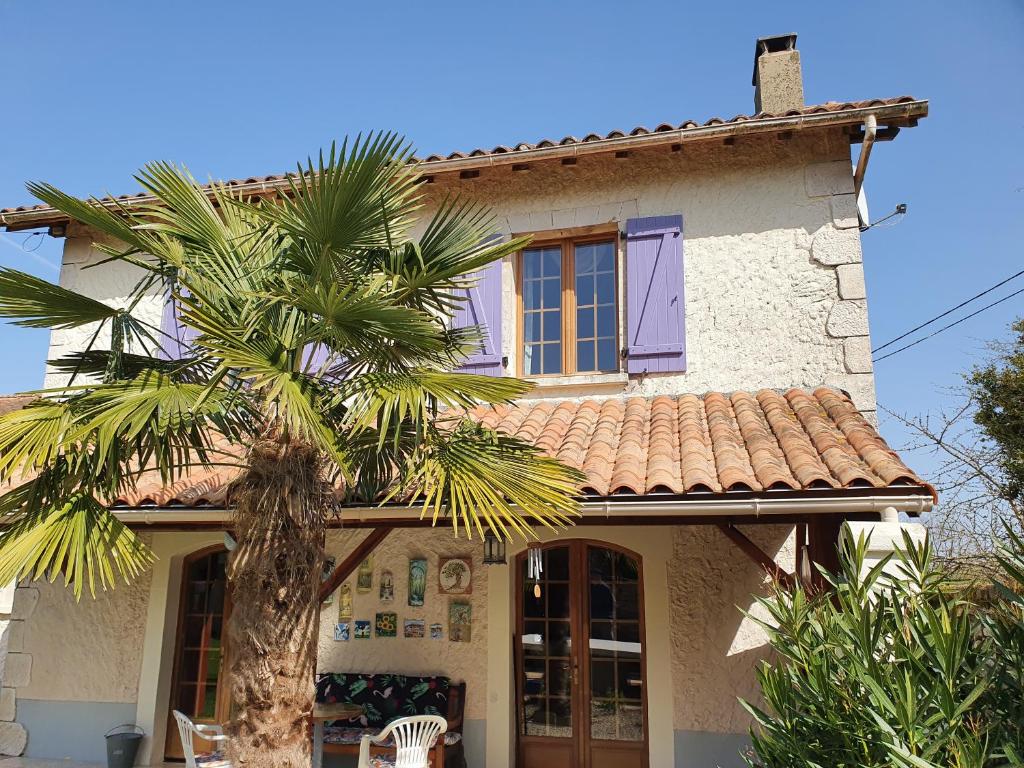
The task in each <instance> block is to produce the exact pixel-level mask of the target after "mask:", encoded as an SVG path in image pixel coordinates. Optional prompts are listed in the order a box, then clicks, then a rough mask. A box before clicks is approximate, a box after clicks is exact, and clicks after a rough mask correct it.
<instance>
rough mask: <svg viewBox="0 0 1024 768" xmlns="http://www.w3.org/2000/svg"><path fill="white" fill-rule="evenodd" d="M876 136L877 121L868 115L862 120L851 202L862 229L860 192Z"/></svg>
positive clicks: (863, 223)
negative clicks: (861, 138) (861, 139)
mask: <svg viewBox="0 0 1024 768" xmlns="http://www.w3.org/2000/svg"><path fill="white" fill-rule="evenodd" d="M877 135H878V120H877V119H876V118H875V116H874V115H868V116H867V118H865V120H864V141H863V142H862V143H861V145H860V156H859V157H858V158H857V170H856V171H854V173H853V201H854V204H856V205H857V221H858V222H859V223H860V226H862V227H866V226H867V225H868V222H866V221H864V220H862V219H861V217H860V190H861V188H862V187H863V186H864V175H865V174H866V173H867V172H868V159H870V157H871V148H872V147H873V146H875V136H877Z"/></svg>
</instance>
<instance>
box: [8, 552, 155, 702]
mask: <svg viewBox="0 0 1024 768" xmlns="http://www.w3.org/2000/svg"><path fill="white" fill-rule="evenodd" d="M146 538H148V537H146ZM150 578H151V574H150V571H149V570H148V569H147V570H146V571H145V572H144V573H143V574H142V575H141V576H140V577H139V578H138V580H136V581H135V582H133V583H131V584H124V583H123V582H119V583H118V584H117V586H116V587H115V588H113V589H110V590H108V591H106V592H102V591H99V590H97V595H96V599H95V600H93V599H92V598H91V597H90V596H89V595H88V594H84V595H83V596H82V600H81V601H80V602H76V601H75V597H74V593H73V592H72V591H71V590H70V589H69V588H67V587H64V585H63V582H61V581H58V582H57V583H54V584H50V583H49V582H46V581H37V582H33V583H32V584H30V585H28V586H27V588H24V589H19V590H18V591H19V592H35V596H36V597H37V598H38V599H37V601H36V604H35V608H34V609H33V610H32V611H31V613H30V614H29V615H28V617H27V618H26V620H25V626H24V636H23V641H22V643H23V654H24V655H27V656H30V657H31V674H30V675H29V676H28V679H27V680H25V681H24V682H25V683H26V684H25V685H18V686H17V697H18V698H19V699H37V700H47V701H93V702H96V701H101V702H134V701H135V699H136V696H137V692H138V685H139V670H140V667H141V664H142V647H143V635H144V630H145V620H146V607H147V604H148V601H149V584H150ZM19 655H20V654H19Z"/></svg>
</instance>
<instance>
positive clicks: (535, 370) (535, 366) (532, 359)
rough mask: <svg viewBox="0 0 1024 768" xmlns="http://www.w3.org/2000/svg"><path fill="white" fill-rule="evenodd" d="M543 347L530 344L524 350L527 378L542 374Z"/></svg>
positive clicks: (524, 365)
mask: <svg viewBox="0 0 1024 768" xmlns="http://www.w3.org/2000/svg"><path fill="white" fill-rule="evenodd" d="M541 363H542V360H541V345H540V344H528V345H527V346H526V348H525V349H524V350H523V370H524V371H526V375H527V376H536V375H538V374H540V373H541Z"/></svg>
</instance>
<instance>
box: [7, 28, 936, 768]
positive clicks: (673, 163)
mask: <svg viewBox="0 0 1024 768" xmlns="http://www.w3.org/2000/svg"><path fill="white" fill-rule="evenodd" d="M795 42H796V36H795V35H785V36H780V37H772V38H764V39H761V40H759V41H757V46H756V54H755V61H754V78H753V85H754V109H753V114H751V115H749V116H737V117H734V118H732V119H721V118H712V119H710V120H707V121H705V122H701V123H697V122H693V121H687V122H684V123H682V124H663V125H659V126H656V127H654V128H650V129H648V128H644V127H638V128H635V129H633V130H631V131H628V132H623V131H612V132H611V133H608V134H605V135H597V134H591V135H588V136H584V137H582V138H576V137H566V138H564V139H561V140H543V141H540V142H538V143H535V144H516V145H513V146H499V147H494V148H493V149H474V150H472V151H470V152H465V153H462V152H457V153H453V154H451V155H448V156H446V157H441V156H431V157H428V158H426V159H425V160H423V162H422V164H421V166H420V167H421V169H422V174H423V177H422V179H423V182H424V184H423V189H424V190H425V194H426V196H427V201H428V205H427V209H428V210H429V209H430V208H431V207H432V206H436V205H437V204H438V202H439V201H440V200H442V199H443V198H444V197H445V196H446V195H448V194H449V193H452V192H458V193H459V194H463V195H467V196H470V197H472V198H474V199H476V200H479V201H481V202H484V203H487V204H488V205H489V206H491V207H492V208H493V210H494V211H495V213H496V214H497V217H498V222H499V226H500V229H501V231H502V234H504V235H518V234H531V235H532V236H533V241H532V243H531V245H530V246H529V247H528V248H526V249H525V250H523V251H522V252H520V253H519V254H517V255H515V256H514V257H512V258H509V259H507V260H506V261H504V262H499V263H496V264H494V265H492V266H491V267H489V268H488V269H486V270H485V271H484V272H483V274H482V276H481V279H480V281H479V283H478V286H477V288H476V289H475V290H474V292H473V294H472V295H471V297H470V298H471V301H470V302H469V303H468V304H467V306H466V308H465V309H464V310H463V311H462V313H461V314H460V316H459V317H458V318H457V319H456V321H457V322H460V323H477V324H480V325H482V326H484V327H486V329H487V332H488V339H487V345H486V347H485V348H484V349H482V350H481V352H480V354H478V355H476V356H475V357H473V358H471V359H470V360H468V361H467V363H466V365H467V368H468V369H470V370H475V371H478V372H483V373H487V374H490V375H495V376H501V375H521V376H525V377H527V378H531V379H533V380H534V381H535V382H536V385H537V386H536V388H535V390H534V391H533V392H531V393H530V394H529V395H528V396H526V397H524V398H523V399H522V400H521V401H519V402H518V403H517V404H515V405H514V406H510V407H507V408H500V409H497V410H494V411H487V412H479V413H477V414H476V418H479V419H481V420H482V421H483V422H484V423H486V424H489V425H492V426H496V427H498V428H500V429H503V430H505V431H507V432H510V433H513V434H516V435H519V436H522V437H524V438H525V439H528V440H531V441H533V442H534V443H536V444H537V445H539V446H541V447H543V448H544V449H545V450H548V451H550V452H551V453H553V454H555V455H557V456H558V457H559V458H561V459H563V460H564V461H566V462H568V463H570V464H573V465H574V466H576V467H579V468H581V469H582V470H583V472H584V474H585V475H586V478H587V480H586V482H585V484H584V485H583V486H582V487H581V488H580V494H581V496H582V498H583V509H584V513H583V518H582V520H581V521H580V523H579V524H578V525H577V526H576V527H574V528H572V529H570V530H567V531H565V532H563V533H561V534H559V535H557V536H555V535H551V534H548V533H546V532H542V533H540V539H541V546H540V547H531V548H530V549H527V547H526V544H525V543H524V542H513V543H510V544H509V545H508V548H507V552H506V558H507V563H506V564H504V565H502V564H493V565H485V564H484V562H483V560H484V551H483V548H482V545H481V543H480V542H479V541H477V540H473V541H466V540H465V539H455V538H453V537H452V535H451V532H450V531H449V530H447V529H446V528H438V529H429V528H424V527H422V525H421V524H420V522H419V520H418V515H417V513H416V511H415V510H412V511H407V510H404V509H400V508H388V509H386V510H380V509H374V508H352V509H347V510H345V512H344V514H343V519H342V521H341V523H340V524H339V525H338V527H336V528H335V529H332V531H331V534H330V536H329V540H328V547H329V550H330V553H331V554H332V555H333V556H334V557H335V559H336V561H337V563H338V564H344V563H345V562H346V561H351V562H349V563H348V565H349V566H351V565H354V564H356V563H358V562H359V561H362V560H363V557H364V555H366V554H367V553H369V558H370V559H368V560H366V561H365V562H364V563H363V565H361V566H360V570H358V571H356V572H351V568H349V573H350V575H349V577H348V578H347V579H346V580H345V586H344V587H342V589H343V590H344V592H342V591H339V592H338V593H336V594H335V595H334V596H333V598H332V601H331V602H330V603H329V604H327V605H325V606H324V608H323V610H322V614H321V626H320V639H319V668H320V670H321V671H323V672H345V671H358V672H394V673H404V674H429V675H443V676H447V677H449V678H451V679H452V680H459V681H465V683H466V690H467V695H466V703H465V721H464V725H463V729H462V738H463V744H464V747H465V754H466V758H467V762H468V765H469V766H470V768H482V767H483V766H487V768H508V767H510V766H521V767H523V768H530V767H532V766H545V767H549V766H550V767H551V768H562V767H565V768H569V767H570V766H572V767H574V768H577V767H578V768H582V767H583V766H586V767H587V768H606V767H607V766H630V767H632V766H637V767H639V766H652V767H653V768H662V767H667V766H681V767H686V768H691V767H692V768H698V767H700V768H703V767H704V766H713V765H722V766H734V765H741V764H742V761H741V759H740V757H739V750H741V749H742V748H743V747H744V745H745V744H746V743H747V737H746V731H747V728H748V725H749V719H748V717H747V715H746V714H745V713H744V711H743V709H742V708H741V707H740V705H739V704H738V703H737V697H748V698H753V697H756V683H755V679H754V673H753V670H754V666H755V664H756V663H757V661H758V660H760V659H762V658H764V657H765V654H766V650H767V649H766V640H765V635H764V633H763V631H761V630H760V629H759V627H758V625H757V623H756V622H755V621H754V620H753V619H752V618H750V617H748V616H744V615H743V614H742V613H741V611H740V610H738V608H737V606H738V607H739V608H750V607H751V606H752V604H753V600H752V597H751V596H752V595H753V594H755V593H758V592H759V591H761V590H763V589H764V587H765V584H766V582H767V579H768V578H769V577H770V575H781V576H782V577H783V578H789V577H790V575H791V574H795V576H796V577H798V578H813V577H812V575H811V574H812V569H811V564H812V562H818V563H822V564H825V565H829V564H830V563H832V562H833V561H834V557H835V551H834V547H835V543H836V540H837V536H838V534H839V530H840V526H841V524H842V522H843V521H844V520H845V521H851V522H852V524H853V525H855V526H858V527H859V529H861V530H864V529H870V530H873V531H874V536H875V538H874V539H873V546H874V549H875V552H874V554H875V555H879V554H880V552H884V551H885V550H886V549H887V548H890V547H891V546H892V542H893V541H898V540H899V531H900V529H901V524H900V523H899V522H898V519H899V517H898V516H899V515H900V514H905V515H909V516H911V517H916V516H918V515H920V514H922V513H924V512H927V511H928V510H930V509H931V507H932V505H933V502H934V492H933V490H932V488H931V487H930V486H928V484H927V483H925V482H924V481H923V480H922V479H921V478H920V477H918V476H917V475H916V474H915V473H914V472H913V471H912V470H911V469H909V468H908V467H907V466H906V465H905V464H904V463H903V462H902V460H901V459H900V457H899V456H898V455H897V454H896V453H894V452H893V451H892V450H891V449H890V448H889V447H888V446H887V445H886V443H885V442H884V441H883V440H882V438H881V437H880V436H879V435H878V433H877V432H876V431H875V427H874V424H875V409H876V405H875V394H874V375H873V370H872V363H871V354H870V349H871V344H870V340H869V336H868V321H867V298H866V295H865V287H864V272H863V265H862V258H861V244H860V230H859V225H860V224H862V223H863V221H862V220H861V219H860V218H859V216H860V215H861V214H860V213H859V207H858V198H859V195H860V194H861V193H862V189H861V187H862V184H863V183H864V179H865V175H866V173H867V171H868V158H869V153H870V151H871V148H872V146H873V145H874V144H876V143H879V142H883V141H888V140H892V139H894V138H896V136H897V134H899V133H900V132H901V131H902V130H903V129H904V128H910V127H913V126H915V125H916V124H917V122H918V120H919V119H920V118H922V117H925V116H926V115H927V111H928V104H927V102H925V101H921V100H917V99H914V98H910V97H903V98H887V99H875V100H870V101H858V102H846V103H836V102H829V103H826V104H821V105H816V106H806V105H805V104H804V100H803V86H802V79H801V65H800V56H799V53H798V51H797V50H796V47H795ZM854 150H856V153H855V152H854ZM854 154H856V158H855V157H854ZM877 161H878V158H877V156H876V162H877ZM855 166H856V170H854V168H855ZM284 183H285V180H284V179H283V177H279V176H270V177H261V178H250V179H245V180H239V181H237V182H235V184H236V185H237V186H238V187H240V188H243V189H246V190H249V191H253V192H258V191H261V190H271V189H280V188H281V187H282V186H283V185H284ZM139 199H140V198H139V197H132V196H126V197H124V198H123V199H121V201H120V202H121V203H122V204H124V205H127V206H131V205H133V204H134V203H136V202H137V201H138V200H139ZM0 223H2V224H3V226H4V227H6V228H7V229H8V230H16V229H28V228H38V227H48V228H49V231H50V233H51V234H53V235H54V236H58V237H64V238H65V242H66V245H65V250H64V260H63V266H62V270H61V278H60V280H61V284H62V285H65V286H68V287H70V288H73V289H75V290H78V291H81V292H84V293H87V294H89V295H91V296H93V297H96V298H99V299H101V300H104V301H109V302H114V303H116V302H118V301H119V300H120V299H121V298H122V297H123V296H124V295H125V293H126V292H127V291H128V290H129V289H130V287H131V285H132V282H133V276H132V274H131V270H130V268H127V267H126V266H125V265H116V266H112V265H106V266H103V267H98V268H96V269H85V267H87V266H89V265H92V264H95V263H96V262H97V261H99V260H100V258H101V256H100V254H99V253H97V251H95V250H94V249H93V248H92V242H93V241H92V236H91V233H90V232H89V231H87V230H86V229H85V228H83V227H82V226H81V225H79V224H77V223H75V222H71V221H67V220H66V219H65V218H64V217H63V216H62V215H60V214H59V213H57V212H56V211H54V210H52V209H49V208H47V207H45V206H35V207H24V208H14V209H5V210H4V211H2V213H0ZM140 311H141V312H142V313H144V315H145V316H147V317H148V318H149V319H150V320H151V321H152V322H154V323H158V322H160V320H161V316H162V313H163V306H162V303H161V300H160V298H159V297H157V296H154V298H153V301H152V302H151V304H150V305H147V306H144V307H142V308H141V309H140ZM90 333H91V331H90V330H89V329H88V328H86V329H75V330H70V331H57V332H54V333H53V334H52V337H51V347H50V357H51V358H56V357H59V356H60V355H61V354H64V353H67V352H68V351H71V350H75V349H79V348H81V347H82V346H83V345H84V344H85V343H86V341H87V339H88V337H89V335H90ZM47 380H48V382H49V383H51V384H52V383H57V382H58V381H59V374H58V373H57V372H56V371H53V370H51V371H49V372H48V374H47ZM15 405H16V404H15ZM229 479H230V478H229V476H228V475H226V474H223V473H219V472H217V471H209V472H204V473H201V474H197V475H194V476H192V477H190V478H189V479H188V480H187V481H183V482H181V483H179V484H178V485H176V486H174V487H161V486H160V485H159V484H158V483H151V484H149V485H148V486H147V485H145V484H144V485H142V486H141V487H140V489H139V491H138V493H136V494H133V495H132V496H130V497H125V498H122V499H119V500H118V501H117V504H116V506H117V508H118V511H119V514H120V516H121V517H122V518H123V519H124V520H125V521H127V522H129V523H130V524H132V525H133V526H136V527H137V528H138V529H139V530H141V531H142V532H143V535H144V536H145V537H146V539H147V541H148V542H149V544H150V545H151V546H152V548H153V550H154V551H155V552H156V554H157V556H158V558H159V559H158V560H157V562H156V564H155V565H154V566H153V568H152V570H151V571H150V572H149V573H148V574H147V575H146V576H145V577H144V578H142V579H140V580H139V581H138V582H137V583H134V584H132V585H130V586H127V587H119V588H118V589H116V590H115V591H112V592H110V593H106V594H103V595H101V596H100V597H99V599H98V600H97V601H96V602H95V603H90V604H88V605H84V604H83V605H76V604H75V602H74V600H73V598H72V597H71V596H70V595H69V594H68V593H67V592H66V591H65V590H64V589H62V588H61V587H59V586H54V585H49V584H46V583H26V584H22V585H19V586H18V587H17V588H16V589H10V590H8V592H9V594H8V595H7V600H8V603H7V605H0V611H6V614H7V620H6V630H5V632H4V642H5V644H6V659H5V664H4V669H3V686H4V687H3V690H2V694H0V716H2V720H3V722H0V747H2V749H3V750H4V751H6V752H8V753H10V754H20V753H24V754H25V755H27V756H29V757H39V758H65V757H70V758H73V759H77V760H89V759H92V760H99V759H101V758H102V754H103V752H102V750H103V740H102V735H103V734H104V733H105V732H106V731H107V730H108V729H109V728H110V727H111V726H115V725H117V724H119V723H124V722H134V723H137V724H139V725H140V726H141V727H142V728H143V729H145V731H146V734H147V738H146V740H145V742H144V746H143V752H142V756H141V762H140V764H145V765H154V764H160V762H161V761H162V760H164V759H165V757H166V758H173V757H175V756H176V755H178V754H180V753H179V752H178V750H179V749H180V746H179V745H178V743H177V740H176V739H177V736H176V734H175V733H174V730H173V727H171V726H169V724H168V723H169V713H170V710H171V709H173V708H178V709H181V710H183V711H185V712H186V713H187V714H190V715H192V716H194V717H195V718H196V719H198V720H204V721H218V720H223V719H225V718H226V717H227V709H226V707H227V701H226V697H225V686H224V685H223V683H224V681H223V679H222V678H221V676H220V674H219V672H220V669H221V668H222V666H223V664H222V663H221V654H222V652H227V653H230V649H224V648H222V646H221V643H220V638H221V632H222V628H223V619H224V614H225V611H227V610H229V607H230V596H229V595H227V594H226V592H225V578H224V563H225V558H226V550H225V543H226V539H225V531H224V528H225V524H226V522H227V520H228V512H227V511H226V510H225V509H224V494H223V491H224V486H225V483H226V482H227V481H228V480H229ZM915 530H917V529H915ZM371 544H372V545H374V546H370V545H371ZM354 551H355V552H357V553H358V557H357V558H355V559H354V560H353V552H354ZM449 558H457V559H462V560H463V561H468V568H469V573H468V585H469V586H468V588H466V587H465V585H462V586H457V587H456V588H455V590H454V592H455V594H453V593H452V589H451V588H450V586H451V585H449V588H448V589H446V590H445V591H442V581H443V580H442V578H441V564H442V561H443V560H447V559H449ZM421 560H425V561H426V586H425V591H424V593H423V595H422V600H419V599H414V600H410V597H411V596H410V584H409V582H410V579H409V578H408V577H407V573H408V572H409V569H410V563H411V562H415V561H421ZM538 560H539V562H540V564H541V565H542V570H541V572H540V573H539V574H538V573H536V572H535V568H534V565H535V564H536V563H537V562H538ZM415 567H416V568H417V569H419V568H421V567H422V566H421V565H420V564H416V565H415ZM461 568H462V569H463V573H465V571H464V568H465V563H463V566H461ZM450 573H451V572H449V574H450ZM382 581H385V582H388V583H390V584H391V587H392V588H391V590H385V594H383V596H382V592H381V591H380V587H379V585H380V583H381V582H382ZM366 587H368V588H366ZM389 592H390V598H391V599H388V597H389V594H387V593H389ZM416 597H417V598H418V595H417V596H416ZM417 602H419V603H421V605H412V606H410V603H417ZM453 605H455V606H456V608H457V610H456V611H454V612H453V611H452V606H453ZM467 607H468V610H467ZM349 608H351V611H350V613H349V611H348V609H349ZM343 611H344V613H343ZM378 613H395V614H397V616H396V617H394V618H395V619H397V625H398V628H399V629H398V632H397V634H398V636H397V637H387V636H381V635H380V634H377V635H374V636H371V637H369V638H359V637H358V636H357V634H359V633H356V632H355V631H354V630H355V626H354V624H355V622H363V621H366V622H371V623H372V622H373V621H374V619H375V616H376V615H377V614H378ZM452 613H456V614H457V619H458V622H457V623H453V624H451V625H450V624H449V619H450V615H451V614H452ZM342 615H344V616H345V617H344V618H341V616H342ZM467 619H468V621H467ZM407 620H408V621H410V622H412V624H411V625H410V626H411V627H412V628H413V630H412V634H413V635H425V636H409V637H405V636H403V632H402V628H403V625H404V622H405V621H407ZM337 624H353V626H352V627H349V628H348V629H349V630H350V634H349V637H351V639H347V640H346V639H343V638H344V637H345V635H344V633H343V632H342V631H340V630H339V633H338V636H337V638H336V634H335V627H336V625H337ZM435 624H436V625H440V630H439V631H440V634H441V637H440V638H439V639H438V638H432V637H431V634H432V633H431V632H430V631H428V630H427V629H426V627H430V626H431V625H435ZM453 630H454V632H453Z"/></svg>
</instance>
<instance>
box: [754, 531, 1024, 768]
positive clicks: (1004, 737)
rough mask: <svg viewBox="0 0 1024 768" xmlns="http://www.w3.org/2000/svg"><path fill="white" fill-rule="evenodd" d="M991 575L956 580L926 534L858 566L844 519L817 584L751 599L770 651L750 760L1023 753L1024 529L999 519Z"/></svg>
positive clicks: (947, 764) (942, 762)
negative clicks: (981, 580)
mask: <svg viewBox="0 0 1024 768" xmlns="http://www.w3.org/2000/svg"><path fill="white" fill-rule="evenodd" d="M1004 538H1005V541H1004V542H1003V543H1002V544H1000V545H999V546H998V548H997V557H998V561H999V564H1000V569H1001V571H1000V574H1001V575H1000V578H999V579H998V580H997V581H996V582H995V583H992V584H985V585H981V584H977V583H974V584H965V583H964V582H963V581H962V580H960V579H957V578H954V577H952V576H951V575H949V574H948V573H947V572H945V571H943V570H942V568H941V567H939V565H938V564H937V563H936V561H935V559H934V557H933V552H932V549H931V547H930V545H929V544H927V543H923V544H917V543H915V542H914V541H913V540H911V539H910V537H909V536H906V535H905V536H904V548H903V550H902V551H900V552H898V553H896V554H895V555H893V556H891V557H890V558H887V559H886V560H884V561H883V562H881V563H878V564H877V565H874V566H873V567H870V568H867V567H865V553H866V549H867V542H866V541H865V539H864V538H863V537H860V538H858V539H856V540H855V539H854V538H853V537H852V536H851V534H850V532H849V529H847V530H846V531H845V532H844V536H843V541H842V544H841V545H840V566H839V569H838V572H837V573H834V574H833V573H827V572H822V575H823V576H824V578H825V580H826V582H827V584H828V587H829V588H828V589H825V590H819V591H818V592H814V591H812V590H809V589H807V588H805V587H803V586H800V585H797V586H795V587H793V588H790V589H787V588H785V587H783V586H782V585H776V586H775V587H774V588H773V590H772V592H771V594H770V595H768V596H767V597H765V598H761V599H759V600H758V603H759V604H760V605H761V606H762V607H763V608H764V609H766V611H767V618H764V619H763V620H762V619H758V621H759V622H760V623H761V624H762V626H764V627H765V629H766V631H767V632H768V634H769V638H770V642H771V646H772V648H773V650H774V654H773V656H774V658H773V659H772V660H770V661H766V662H763V663H762V664H761V665H760V667H759V668H758V670H757V677H758V681H759V683H760V686H761V691H762V694H763V699H764V701H763V703H762V704H760V705H755V704H753V703H750V702H746V701H744V702H743V705H744V706H745V707H746V708H747V710H748V711H749V712H750V713H751V714H752V715H753V717H754V721H755V722H754V725H753V727H752V729H751V739H752V742H753V748H752V751H751V754H749V755H748V756H747V757H746V761H747V763H748V765H750V766H753V767H756V768H846V767H850V768H852V767H853V766H857V768H875V767H876V766H878V767H879V768H881V767H882V766H885V767H886V768H890V767H893V768H992V767H994V766H1024V760H1022V755H1024V598H1022V595H1024V541H1022V540H1021V538H1020V537H1019V536H1018V535H1016V534H1015V533H1014V532H1013V531H1011V530H1009V529H1007V531H1006V533H1005V537H1004Z"/></svg>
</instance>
